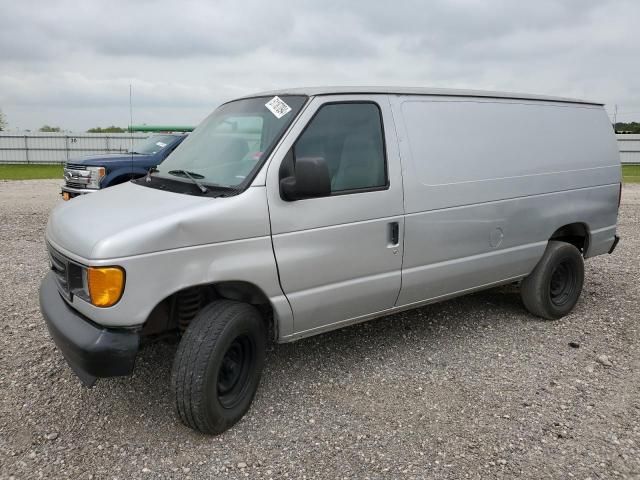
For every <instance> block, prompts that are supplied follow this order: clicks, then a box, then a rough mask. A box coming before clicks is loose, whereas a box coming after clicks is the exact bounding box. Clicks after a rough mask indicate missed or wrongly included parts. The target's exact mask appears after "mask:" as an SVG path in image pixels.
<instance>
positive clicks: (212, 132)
mask: <svg viewBox="0 0 640 480" xmlns="http://www.w3.org/2000/svg"><path fill="white" fill-rule="evenodd" d="M306 99H307V97H305V96H299V95H283V96H282V97H256V98H248V99H243V100H236V101H233V102H229V103H225V104H224V105H222V106H220V107H219V108H217V109H216V110H215V111H214V112H213V113H212V114H211V115H209V117H207V118H206V119H205V120H204V121H203V122H202V123H201V124H200V125H199V126H198V128H196V129H195V130H194V131H193V133H192V134H191V135H189V137H187V139H186V140H185V141H184V142H182V143H181V144H180V146H179V147H178V148H177V149H176V150H175V151H174V152H173V153H171V155H169V157H168V158H167V159H166V160H165V161H164V162H162V163H161V164H160V165H159V166H158V167H157V173H156V175H154V176H159V177H163V178H170V179H172V180H180V181H185V182H189V181H191V179H194V178H195V179H197V180H198V182H199V183H201V184H202V185H205V186H220V187H231V188H234V187H238V186H239V185H240V184H242V183H243V182H244V181H245V179H247V178H250V177H251V176H252V175H253V174H254V173H255V171H257V170H258V169H259V168H260V166H261V165H262V161H263V160H264V159H265V158H266V157H267V156H268V155H269V153H270V152H271V150H272V149H273V147H274V146H275V144H276V143H277V141H278V139H279V138H280V136H281V135H282V134H283V132H284V131H285V129H286V128H287V127H288V126H289V125H290V124H291V121H292V120H293V119H294V118H295V116H296V115H297V114H298V112H300V110H301V108H302V106H303V105H304V102H305V101H306ZM184 172H186V173H184ZM189 177H191V179H190V178H189Z"/></svg>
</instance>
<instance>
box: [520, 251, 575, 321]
mask: <svg viewBox="0 0 640 480" xmlns="http://www.w3.org/2000/svg"><path fill="white" fill-rule="evenodd" d="M583 283H584V261H583V259H582V255H581V254H580V251H579V250H578V249H577V248H576V247H575V246H573V245H571V244H570V243H565V242H558V241H555V240H551V241H550V242H549V244H548V245H547V249H546V250H545V252H544V255H543V256H542V258H541V259H540V262H538V265H536V268H534V269H533V272H531V273H530V274H529V276H528V277H526V278H525V279H524V280H523V281H522V284H521V285H520V296H521V297H522V302H523V303H524V306H525V307H526V308H527V310H529V311H530V312H531V313H533V314H534V315H537V316H538V317H542V318H546V319H548V320H556V319H558V318H561V317H564V316H565V315H566V314H568V313H569V312H570V311H571V310H572V309H573V307H574V306H575V304H576V303H577V302H578V299H579V298H580V292H581V291H582V285H583Z"/></svg>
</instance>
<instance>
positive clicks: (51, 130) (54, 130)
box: [38, 125, 61, 132]
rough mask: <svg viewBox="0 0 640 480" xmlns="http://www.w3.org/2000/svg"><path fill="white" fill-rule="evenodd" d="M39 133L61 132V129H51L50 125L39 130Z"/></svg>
mask: <svg viewBox="0 0 640 480" xmlns="http://www.w3.org/2000/svg"><path fill="white" fill-rule="evenodd" d="M38 131H39V132H60V131H61V130H60V127H51V126H49V125H43V126H42V127H40V128H39V129H38Z"/></svg>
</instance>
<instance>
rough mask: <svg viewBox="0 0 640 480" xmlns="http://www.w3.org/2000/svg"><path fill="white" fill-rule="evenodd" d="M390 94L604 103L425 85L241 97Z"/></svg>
mask: <svg viewBox="0 0 640 480" xmlns="http://www.w3.org/2000/svg"><path fill="white" fill-rule="evenodd" d="M367 93H369V94H376V93H378V94H391V95H430V96H440V97H483V98H507V99H512V100H538V101H545V102H561V103H582V104H586V105H601V106H602V105H604V104H603V103H599V102H591V101H588V100H579V99H575V98H564V97H551V96H547V95H532V94H527V93H513V92H491V91H484V90H461V89H455V88H425V87H375V86H371V87H366V86H359V87H301V88H286V89H281V90H271V91H267V92H260V93H254V94H252V95H246V96H244V97H242V98H252V97H263V96H270V95H308V96H316V95H347V94H367Z"/></svg>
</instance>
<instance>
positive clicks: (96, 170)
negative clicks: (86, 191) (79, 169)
mask: <svg viewBox="0 0 640 480" xmlns="http://www.w3.org/2000/svg"><path fill="white" fill-rule="evenodd" d="M87 170H88V171H89V172H90V176H89V183H88V184H87V187H88V188H96V189H98V188H100V180H102V177H104V175H105V173H106V170H105V168H104V167H87Z"/></svg>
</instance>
